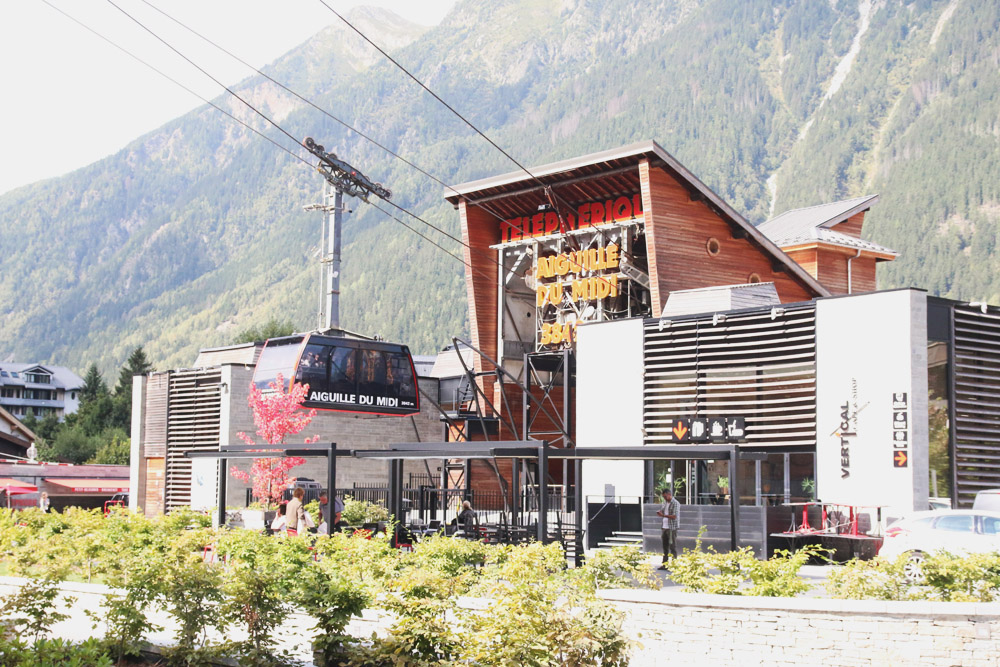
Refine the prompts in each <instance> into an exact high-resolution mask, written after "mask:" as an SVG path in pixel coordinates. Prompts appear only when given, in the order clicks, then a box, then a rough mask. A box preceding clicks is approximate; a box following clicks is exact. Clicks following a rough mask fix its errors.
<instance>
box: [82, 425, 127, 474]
mask: <svg viewBox="0 0 1000 667" xmlns="http://www.w3.org/2000/svg"><path fill="white" fill-rule="evenodd" d="M97 440H98V442H99V443H103V444H98V446H97V452H96V453H95V454H94V457H93V458H92V459H90V460H89V461H87V463H102V464H105V465H128V464H129V460H130V459H131V451H132V445H131V442H130V440H129V437H128V435H126V433H125V431H123V430H121V429H118V428H115V429H108V430H107V431H104V432H103V433H101V435H100V436H98V438H97Z"/></svg>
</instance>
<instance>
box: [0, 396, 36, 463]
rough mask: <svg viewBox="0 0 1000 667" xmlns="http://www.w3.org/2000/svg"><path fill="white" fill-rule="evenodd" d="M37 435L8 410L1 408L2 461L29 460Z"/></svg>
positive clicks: (0, 448)
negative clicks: (6, 459)
mask: <svg viewBox="0 0 1000 667" xmlns="http://www.w3.org/2000/svg"><path fill="white" fill-rule="evenodd" d="M34 442H35V434H34V433H33V432H32V431H31V429H29V428H28V427H27V426H25V425H24V424H22V423H21V421H20V420H19V419H18V418H17V417H15V416H14V415H12V414H11V413H10V412H8V411H7V410H5V409H3V408H2V407H0V459H2V458H10V457H13V458H21V459H25V458H28V448H29V447H31V445H33V444H34Z"/></svg>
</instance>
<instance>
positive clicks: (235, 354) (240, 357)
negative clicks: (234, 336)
mask: <svg viewBox="0 0 1000 667" xmlns="http://www.w3.org/2000/svg"><path fill="white" fill-rule="evenodd" d="M263 347H264V345H263V343H240V344H239V345H226V346H224V347H207V348H203V349H201V350H198V358H197V359H195V362H194V365H195V368H209V367H210V366H222V365H224V364H243V365H246V366H252V365H254V364H256V363H257V357H258V355H259V354H260V351H261V349H263Z"/></svg>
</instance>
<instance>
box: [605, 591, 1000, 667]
mask: <svg viewBox="0 0 1000 667" xmlns="http://www.w3.org/2000/svg"><path fill="white" fill-rule="evenodd" d="M601 596H602V597H603V598H604V599H606V600H608V601H610V602H612V603H613V604H614V605H615V606H616V607H617V608H619V609H620V610H622V611H624V612H626V614H628V617H627V620H626V622H625V630H626V632H627V633H628V635H629V636H630V637H632V638H633V639H636V640H638V641H639V642H640V643H641V647H639V648H637V649H636V651H635V653H634V654H633V657H632V661H631V664H633V665H643V666H644V667H658V666H661V665H662V666H663V667H667V666H668V665H669V666H671V667H673V666H674V665H739V666H740V667H750V666H753V665H761V666H765V665H766V666H767V667H784V666H787V667H792V666H794V667H799V666H801V665H824V666H827V667H832V666H834V665H844V666H847V665H922V666H937V665H941V666H942V667H944V666H948V667H953V666H956V665H961V666H967V667H974V666H980V665H981V666H982V667H986V666H987V665H990V666H995V665H997V664H998V656H1000V603H989V604H985V603H963V602H881V601H874V600H825V599H818V598H753V597H745V598H744V597H730V596H722V595H703V594H694V593H681V592H674V591H638V590H625V591H602V592H601Z"/></svg>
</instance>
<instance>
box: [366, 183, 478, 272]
mask: <svg viewBox="0 0 1000 667" xmlns="http://www.w3.org/2000/svg"><path fill="white" fill-rule="evenodd" d="M365 203H367V204H368V205H369V206H371V207H372V208H374V209H377V210H379V211H381V212H382V214H383V215H385V216H387V217H389V218H391V219H393V220H395V221H396V222H398V223H399V224H401V225H402V226H403V227H406V228H407V229H409V230H410V231H411V232H413V233H414V234H416V235H417V236H419V237H420V238H422V239H424V240H426V241H427V242H428V243H431V244H433V245H434V246H436V247H437V248H439V249H441V250H442V251H444V252H445V253H447V254H448V255H450V256H451V257H454V258H455V259H457V260H458V261H459V262H461V263H462V264H463V265H464V266H465V267H466V268H467V269H469V271H471V272H473V273H476V274H478V275H479V276H480V277H481V278H486V279H487V280H493V276H490V275H489V274H486V273H483V272H482V271H480V270H478V269H475V268H473V267H472V265H471V264H470V263H469V262H466V261H465V259H464V258H462V257H459V256H458V255H456V254H455V253H453V252H451V251H450V250H448V249H447V248H445V247H444V246H443V245H441V244H440V243H437V242H436V241H434V240H433V239H432V238H430V237H428V236H426V235H425V234H422V233H420V232H419V231H417V230H416V229H414V228H413V227H411V226H410V225H408V224H406V223H405V222H403V221H402V220H400V219H399V218H397V217H396V216H394V215H393V214H392V213H390V212H389V211H387V210H385V209H384V208H382V207H381V206H379V205H378V204H374V203H372V202H370V201H366V202H365ZM388 203H390V204H392V205H393V206H395V207H396V208H398V209H399V210H401V211H403V212H404V213H407V214H408V215H411V216H413V217H414V218H416V219H417V220H420V222H423V223H424V224H425V225H427V226H429V227H430V228H431V229H435V230H437V231H439V232H442V230H441V229H439V228H438V227H436V226H435V225H433V224H431V223H429V222H427V221H426V220H423V219H421V218H420V217H419V216H417V215H415V214H413V213H410V212H409V211H407V210H406V209H405V208H403V207H401V206H399V205H398V204H394V203H393V202H388ZM442 233H443V234H445V235H447V232H442Z"/></svg>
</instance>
